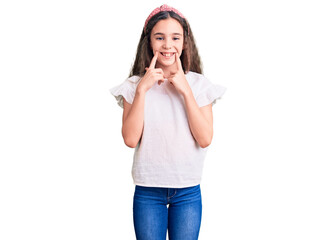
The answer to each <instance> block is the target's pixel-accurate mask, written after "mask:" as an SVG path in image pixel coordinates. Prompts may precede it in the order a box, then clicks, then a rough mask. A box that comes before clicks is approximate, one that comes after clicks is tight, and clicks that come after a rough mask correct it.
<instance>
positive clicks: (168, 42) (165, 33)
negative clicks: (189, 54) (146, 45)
mask: <svg viewBox="0 0 336 240" xmlns="http://www.w3.org/2000/svg"><path fill="white" fill-rule="evenodd" d="M151 46H152V49H153V54H155V52H156V51H158V52H159V55H158V58H157V64H156V66H157V67H161V68H164V69H167V68H169V67H170V66H172V65H173V64H174V62H175V53H178V55H179V56H181V53H182V49H183V28H182V26H181V24H180V23H179V22H178V21H177V20H175V19H174V18H168V19H164V20H161V21H159V22H157V23H156V24H155V26H154V27H153V29H152V32H151Z"/></svg>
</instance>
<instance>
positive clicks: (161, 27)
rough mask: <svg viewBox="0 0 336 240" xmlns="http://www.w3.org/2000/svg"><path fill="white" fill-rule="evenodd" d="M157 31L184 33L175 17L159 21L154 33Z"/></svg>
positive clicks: (153, 30)
mask: <svg viewBox="0 0 336 240" xmlns="http://www.w3.org/2000/svg"><path fill="white" fill-rule="evenodd" d="M157 32H160V33H164V34H171V33H180V34H183V28H182V26H181V24H180V23H179V22H178V21H177V20H176V19H174V18H167V19H163V20H160V21H158V22H157V23H156V24H155V26H154V27H153V29H152V34H155V33H157Z"/></svg>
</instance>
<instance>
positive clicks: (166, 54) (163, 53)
mask: <svg viewBox="0 0 336 240" xmlns="http://www.w3.org/2000/svg"><path fill="white" fill-rule="evenodd" d="M174 54H175V53H173V52H161V55H163V56H165V57H168V58H170V57H171V56H173V55H174Z"/></svg>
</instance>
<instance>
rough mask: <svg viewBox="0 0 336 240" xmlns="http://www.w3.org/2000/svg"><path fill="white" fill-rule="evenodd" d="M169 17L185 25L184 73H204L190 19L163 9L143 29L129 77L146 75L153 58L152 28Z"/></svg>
mask: <svg viewBox="0 0 336 240" xmlns="http://www.w3.org/2000/svg"><path fill="white" fill-rule="evenodd" d="M167 18H174V19H176V20H177V21H178V22H179V23H180V24H181V26H182V27H183V36H184V37H183V51H182V54H181V57H180V58H181V62H182V67H183V70H184V73H187V72H189V71H193V72H196V73H200V74H202V73H203V71H202V63H201V58H200V56H199V54H198V50H197V47H196V43H195V40H194V36H193V33H192V31H191V28H190V25H189V23H188V21H187V20H186V19H185V18H182V17H180V16H179V15H178V14H176V13H175V12H173V11H163V12H159V13H157V14H156V15H154V16H153V17H152V18H151V19H150V20H149V22H148V23H147V25H146V29H143V30H142V34H141V37H140V41H139V44H138V48H137V53H136V57H135V61H134V64H133V66H132V69H131V71H130V74H129V77H131V76H134V75H137V76H140V77H142V76H143V75H145V73H146V71H145V67H148V66H149V65H150V62H151V60H152V58H153V51H152V49H151V46H150V36H151V32H152V29H153V27H154V26H155V24H156V23H157V22H159V21H160V20H163V19H167Z"/></svg>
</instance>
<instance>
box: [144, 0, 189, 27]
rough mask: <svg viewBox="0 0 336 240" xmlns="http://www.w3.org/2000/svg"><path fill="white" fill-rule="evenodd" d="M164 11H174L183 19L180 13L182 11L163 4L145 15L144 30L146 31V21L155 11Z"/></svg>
mask: <svg viewBox="0 0 336 240" xmlns="http://www.w3.org/2000/svg"><path fill="white" fill-rule="evenodd" d="M166 11H172V12H174V13H176V14H177V15H179V16H180V17H181V18H183V19H185V17H184V16H183V15H182V13H180V12H179V11H178V10H177V9H175V8H173V7H169V6H168V5H166V4H164V5H161V6H160V7H158V8H155V9H154V10H153V11H152V12H151V14H149V16H148V17H147V19H146V22H145V26H144V31H146V26H147V23H148V22H149V20H150V19H151V18H152V17H153V16H154V15H155V14H157V13H159V12H166ZM188 34H189V29H188Z"/></svg>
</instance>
